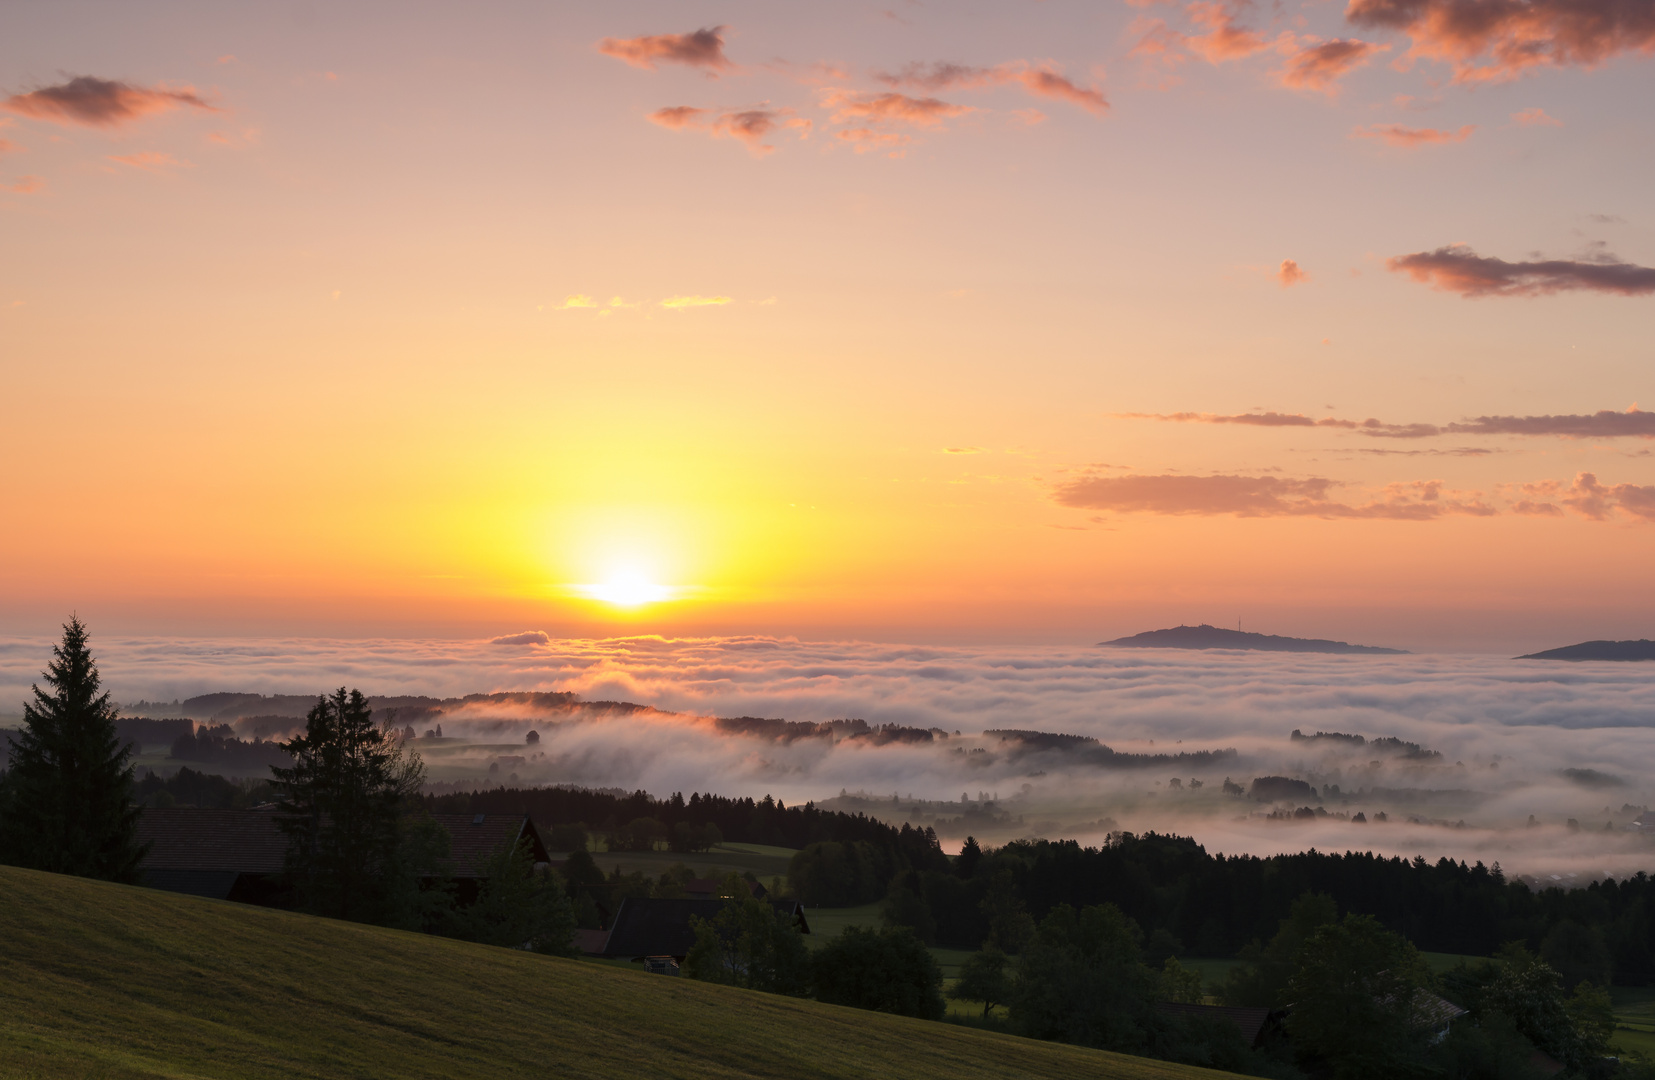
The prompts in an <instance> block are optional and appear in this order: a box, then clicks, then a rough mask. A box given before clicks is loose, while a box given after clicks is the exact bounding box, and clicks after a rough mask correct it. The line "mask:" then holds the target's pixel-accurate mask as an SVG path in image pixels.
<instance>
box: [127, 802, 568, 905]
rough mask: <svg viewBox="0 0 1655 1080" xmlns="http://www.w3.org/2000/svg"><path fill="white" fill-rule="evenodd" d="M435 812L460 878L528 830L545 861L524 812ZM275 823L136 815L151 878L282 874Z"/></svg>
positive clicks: (255, 817)
mask: <svg viewBox="0 0 1655 1080" xmlns="http://www.w3.org/2000/svg"><path fill="white" fill-rule="evenodd" d="M432 817H433V818H435V819H436V821H437V823H438V824H440V825H442V826H443V827H444V828H445V829H447V830H448V832H449V835H450V836H451V837H452V838H453V839H452V842H451V844H450V847H449V858H450V860H451V861H452V863H453V865H454V876H455V877H456V878H475V877H480V876H482V872H483V867H484V865H485V864H486V863H487V862H488V858H489V856H490V855H492V854H493V853H494V852H495V851H497V850H498V849H499V848H500V847H501V846H502V845H504V844H509V843H512V842H514V841H516V840H518V839H519V838H520V837H522V836H524V835H525V834H526V835H527V836H528V838H529V843H530V848H531V851H532V852H533V855H534V860H535V861H536V862H546V861H547V857H546V845H545V844H544V843H542V842H541V839H540V832H539V830H537V829H536V828H535V827H534V822H533V821H531V820H529V819H528V818H527V817H524V816H522V815H518V814H433V815H432ZM276 822H277V816H276V815H275V814H274V813H271V812H270V811H266V810H201V809H196V808H193V807H170V808H168V809H165V810H157V809H146V810H145V811H144V812H143V813H142V814H140V815H139V816H138V842H139V843H147V844H149V845H150V848H149V852H148V854H146V855H145V856H144V860H143V862H142V863H141V864H140V865H141V867H142V869H143V871H144V872H145V873H146V874H147V875H149V876H151V877H155V876H156V874H157V873H158V872H160V871H198V872H212V873H229V874H279V873H281V872H282V864H283V860H284V857H285V856H286V854H287V836H286V835H285V834H283V833H282V831H281V830H280V829H279V828H278V827H277V824H276ZM156 880H157V881H159V880H161V879H160V878H159V877H156ZM185 891H187V890H185Z"/></svg>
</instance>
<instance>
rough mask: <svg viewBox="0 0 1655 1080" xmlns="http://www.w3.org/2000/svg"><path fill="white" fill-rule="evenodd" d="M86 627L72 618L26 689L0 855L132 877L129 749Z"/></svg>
mask: <svg viewBox="0 0 1655 1080" xmlns="http://www.w3.org/2000/svg"><path fill="white" fill-rule="evenodd" d="M86 637H87V634H86V627H85V626H84V625H82V624H81V621H80V619H78V618H71V619H70V620H69V622H68V624H67V625H66V626H64V628H63V642H62V643H61V644H59V645H56V646H54V647H53V648H52V661H51V662H50V663H49V664H47V666H46V671H45V672H44V673H43V674H42V678H43V679H44V680H45V681H46V685H47V687H48V688H49V689H50V691H51V692H50V693H48V692H47V691H45V690H42V689H40V687H39V686H34V687H31V689H32V690H33V692H34V700H33V701H31V702H28V703H27V704H25V705H24V707H23V729H22V731H21V733H20V734H19V735H18V736H17V737H16V739H15V742H14V743H13V745H12V747H11V763H10V768H9V770H8V771H7V773H6V775H5V783H4V785H3V786H0V861H5V862H8V863H12V864H14V865H17V866H27V867H31V868H33V869H36V870H49V871H51V872H53V873H59V874H76V875H79V876H81V877H93V878H103V879H105V880H107V881H122V882H129V883H130V882H135V881H137V880H138V861H139V860H140V859H141V858H143V854H144V849H143V848H142V847H140V846H139V844H138V836H137V832H138V814H139V808H138V805H137V803H136V801H135V800H134V799H133V796H132V764H131V758H132V751H131V748H130V747H127V746H123V745H122V744H121V741H120V738H119V736H118V735H117V734H116V731H115V719H116V711H115V707H114V706H113V705H111V704H110V701H109V694H108V693H99V692H98V691H99V685H100V680H99V678H98V665H97V662H96V660H94V659H93V657H92V653H91V651H90V650H89V649H88V648H87V644H86Z"/></svg>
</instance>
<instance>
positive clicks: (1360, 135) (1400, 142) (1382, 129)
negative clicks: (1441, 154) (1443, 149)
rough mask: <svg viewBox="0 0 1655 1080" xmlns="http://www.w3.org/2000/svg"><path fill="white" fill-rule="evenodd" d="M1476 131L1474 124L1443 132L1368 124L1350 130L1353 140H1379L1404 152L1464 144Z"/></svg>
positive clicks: (1433, 129) (1396, 125)
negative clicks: (1440, 145)
mask: <svg viewBox="0 0 1655 1080" xmlns="http://www.w3.org/2000/svg"><path fill="white" fill-rule="evenodd" d="M1476 130H1477V125H1476V124H1466V125H1465V126H1464V127H1462V128H1460V129H1459V130H1458V131H1443V130H1440V129H1438V128H1411V127H1404V126H1403V125H1402V124H1369V125H1368V126H1367V127H1356V128H1352V129H1351V133H1350V134H1351V138H1353V139H1381V140H1383V141H1384V142H1386V143H1388V144H1389V145H1391V146H1400V147H1402V148H1403V149H1405V150H1412V149H1414V148H1416V147H1420V146H1430V145H1433V144H1435V143H1456V142H1464V141H1465V140H1467V139H1469V138H1470V137H1471V133H1472V132H1473V131H1476Z"/></svg>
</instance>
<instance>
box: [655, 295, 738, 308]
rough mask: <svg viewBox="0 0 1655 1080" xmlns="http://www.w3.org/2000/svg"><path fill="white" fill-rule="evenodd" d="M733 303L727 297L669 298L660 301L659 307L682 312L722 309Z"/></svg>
mask: <svg viewBox="0 0 1655 1080" xmlns="http://www.w3.org/2000/svg"><path fill="white" fill-rule="evenodd" d="M733 303H735V301H734V300H732V299H730V298H729V297H728V296H669V297H667V298H666V299H665V300H662V301H661V306H662V307H664V308H671V309H673V310H675V311H682V310H684V309H685V308H698V307H723V306H724V305H725V304H733Z"/></svg>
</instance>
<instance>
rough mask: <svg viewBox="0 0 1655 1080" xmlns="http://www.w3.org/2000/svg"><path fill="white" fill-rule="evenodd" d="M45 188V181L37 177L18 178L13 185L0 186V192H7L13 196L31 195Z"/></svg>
mask: <svg viewBox="0 0 1655 1080" xmlns="http://www.w3.org/2000/svg"><path fill="white" fill-rule="evenodd" d="M45 186H46V181H44V180H42V179H41V178H40V177H38V176H19V177H18V178H17V183H15V184H0V191H9V192H11V193H12V194H13V195H33V194H34V193H35V192H37V191H40V190H42V189H43V188H45Z"/></svg>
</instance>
